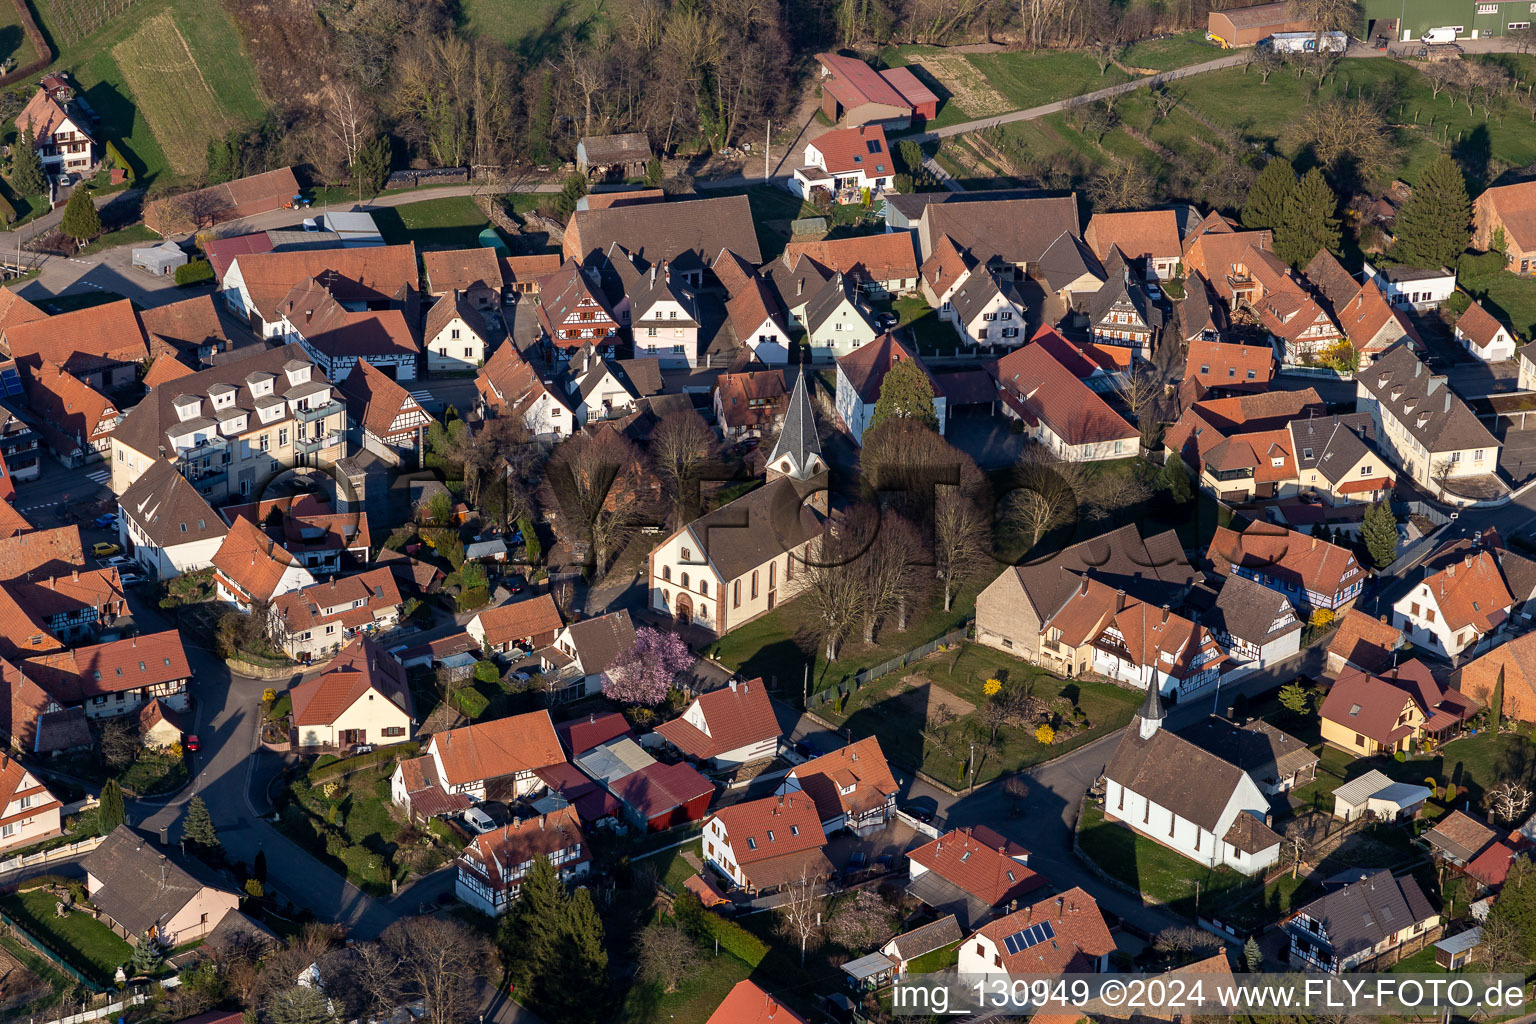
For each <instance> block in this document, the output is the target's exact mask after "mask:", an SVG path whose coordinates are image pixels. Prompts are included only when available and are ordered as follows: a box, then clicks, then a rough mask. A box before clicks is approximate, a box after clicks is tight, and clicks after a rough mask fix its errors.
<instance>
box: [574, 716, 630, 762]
mask: <svg viewBox="0 0 1536 1024" xmlns="http://www.w3.org/2000/svg"><path fill="white" fill-rule="evenodd" d="M555 735H557V736H559V737H560V743H561V745H562V746H563V747H565V749H566V752H567V753H569V754H570V756H571V757H573V758H575V757H580V756H581V755H582V754H585V753H586V752H587V751H589V750H591V749H592V748H593V747H595V746H598V745H599V744H603V743H607V742H608V741H609V740H615V739H619V738H620V737H623V736H627V737H629V738H630V739H634V735H635V734H634V730H633V729H632V728H631V727H630V724H629V719H627V718H625V717H624V716H623V715H622V714H620V713H619V712H617V711H604V712H602V713H600V714H598V713H592V712H588V713H587V716H586V717H585V718H576V719H572V720H571V721H568V722H561V723H560V724H559V725H556V726H555Z"/></svg>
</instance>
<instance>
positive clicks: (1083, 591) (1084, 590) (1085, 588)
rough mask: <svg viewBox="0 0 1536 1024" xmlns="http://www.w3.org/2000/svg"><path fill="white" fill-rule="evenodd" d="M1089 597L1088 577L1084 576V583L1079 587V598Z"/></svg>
mask: <svg viewBox="0 0 1536 1024" xmlns="http://www.w3.org/2000/svg"><path fill="white" fill-rule="evenodd" d="M1087 595H1088V577H1087V576H1084V577H1083V581H1082V583H1080V584H1079V585H1078V588H1077V596H1078V597H1086V596H1087Z"/></svg>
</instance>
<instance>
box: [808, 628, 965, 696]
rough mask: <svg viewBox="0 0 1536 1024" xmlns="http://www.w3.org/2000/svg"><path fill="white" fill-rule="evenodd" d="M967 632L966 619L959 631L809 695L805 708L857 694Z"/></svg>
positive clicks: (946, 634) (952, 631)
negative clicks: (867, 684) (871, 683)
mask: <svg viewBox="0 0 1536 1024" xmlns="http://www.w3.org/2000/svg"><path fill="white" fill-rule="evenodd" d="M969 631H970V620H969V619H967V620H966V621H965V622H964V623H963V624H962V625H961V626H960V628H959V629H955V630H951V631H950V632H948V633H945V634H944V635H943V636H941V637H939V638H938V639H937V640H931V641H929V642H928V643H926V644H923V645H922V646H921V647H914V648H912V650H910V651H907V652H906V653H905V654H898V655H897V656H896V657H894V658H892V659H891V660H889V661H885V662H881V663H880V664H878V665H875V666H872V667H870V668H866V669H864V670H862V671H860V672H855V673H854V674H853V675H852V676H851V677H849V678H848V679H846V680H844V681H843V682H841V683H838V684H837V685H836V686H829V687H827V688H826V689H824V690H817V691H816V692H815V693H813V694H811V696H810V699H809V700H808V701H807V702H806V707H807V708H816V707H820V706H821V705H823V704H825V703H827V702H828V701H830V700H838V699H841V698H843V697H846V696H848V695H849V694H853V693H857V692H858V691H859V689H860V688H861V687H863V686H864V685H865V684H866V683H870V682H873V681H874V680H876V679H879V678H881V677H882V676H885V675H889V674H890V673H892V672H895V671H897V670H898V669H902V668H905V667H906V666H908V665H910V664H912V663H913V662H914V661H921V660H922V659H923V658H926V657H928V655H930V654H932V653H933V652H934V651H937V650H938V649H939V648H941V647H946V646H948V645H949V644H957V643H960V642H961V641H963V640H964V639H965V638H966V635H967V634H968V633H969Z"/></svg>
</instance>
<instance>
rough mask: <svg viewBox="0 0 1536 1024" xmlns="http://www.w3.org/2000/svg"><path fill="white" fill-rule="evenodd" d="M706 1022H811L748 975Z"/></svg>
mask: <svg viewBox="0 0 1536 1024" xmlns="http://www.w3.org/2000/svg"><path fill="white" fill-rule="evenodd" d="M704 1024H807V1022H806V1019H805V1018H804V1017H802V1016H800V1015H799V1014H798V1013H796V1012H795V1011H793V1010H791V1009H790V1008H789V1007H787V1006H785V1005H784V1004H782V1003H780V1002H779V1001H778V1000H777V999H775V998H774V997H773V996H771V995H769V994H768V993H767V992H766V991H765V990H763V989H761V988H759V987H758V985H757V983H756V982H755V981H753V980H752V979H750V978H748V979H746V980H745V981H738V982H737V983H736V987H735V988H733V989H731V991H730V994H729V995H727V996H726V997H725V999H723V1000H722V1001H721V1003H720V1005H719V1006H718V1007H717V1008H716V1009H715V1012H714V1013H712V1014H710V1015H709V1020H707V1021H705V1022H704Z"/></svg>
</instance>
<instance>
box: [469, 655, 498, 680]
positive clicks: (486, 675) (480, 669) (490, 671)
mask: <svg viewBox="0 0 1536 1024" xmlns="http://www.w3.org/2000/svg"><path fill="white" fill-rule="evenodd" d="M500 680H501V669H499V668H497V667H496V663H495V662H494V661H488V660H482V661H477V662H475V682H477V683H495V682H499V681H500Z"/></svg>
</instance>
